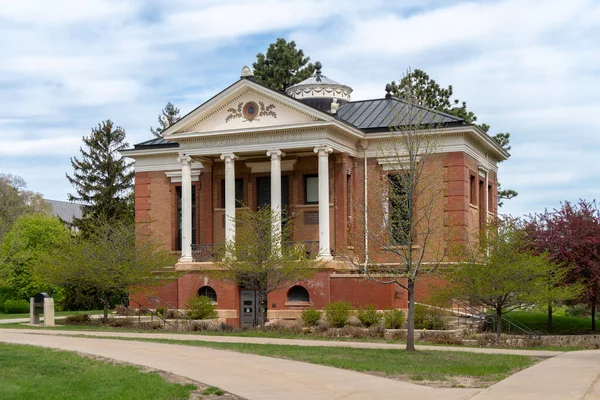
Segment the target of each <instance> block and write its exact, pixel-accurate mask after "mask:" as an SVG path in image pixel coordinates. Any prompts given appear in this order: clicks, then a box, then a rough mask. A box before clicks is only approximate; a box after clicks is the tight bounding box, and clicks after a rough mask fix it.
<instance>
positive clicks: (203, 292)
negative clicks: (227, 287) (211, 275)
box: [198, 286, 217, 303]
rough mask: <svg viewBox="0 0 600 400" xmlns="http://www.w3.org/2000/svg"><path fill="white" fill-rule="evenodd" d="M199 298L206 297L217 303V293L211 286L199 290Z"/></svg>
mask: <svg viewBox="0 0 600 400" xmlns="http://www.w3.org/2000/svg"><path fill="white" fill-rule="evenodd" d="M198 296H206V297H208V298H209V299H211V300H212V301H214V302H215V303H216V302H217V292H215V289H213V288H211V287H210V286H202V287H201V288H200V289H198Z"/></svg>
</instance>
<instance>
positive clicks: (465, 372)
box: [135, 339, 537, 387]
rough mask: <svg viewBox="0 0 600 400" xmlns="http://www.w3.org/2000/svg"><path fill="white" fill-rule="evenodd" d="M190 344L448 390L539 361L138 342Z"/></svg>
mask: <svg viewBox="0 0 600 400" xmlns="http://www.w3.org/2000/svg"><path fill="white" fill-rule="evenodd" d="M135 340H143V341H152V342H160V343H168V344H180V345H185V346H199V347H210V348H214V349H219V350H233V351H237V352H241V353H250V354H257V355H261V356H267V357H277V358H286V359H290V360H296V361H303V362H308V363H312V364H321V365H327V366H330V367H336V368H343V369H350V370H354V371H359V372H367V373H373V374H377V375H385V376H387V377H391V378H407V377H408V378H409V379H410V380H412V381H417V383H418V382H424V383H427V382H436V383H441V384H442V385H443V386H469V387H486V386H489V385H491V384H493V383H495V382H498V381H500V380H502V379H504V378H506V377H507V376H509V375H512V374H514V373H515V372H517V371H519V370H521V369H523V368H527V367H529V366H530V365H532V364H534V363H535V362H537V360H536V359H535V358H533V357H526V356H514V355H505V354H478V353H468V352H457V351H418V352H416V353H407V352H405V351H404V350H390V349H354V348H347V347H345V348H340V347H308V346H293V345H268V344H248V343H215V342H195V341H183V340H168V339H135Z"/></svg>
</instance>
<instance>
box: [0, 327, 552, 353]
mask: <svg viewBox="0 0 600 400" xmlns="http://www.w3.org/2000/svg"><path fill="white" fill-rule="evenodd" d="M0 332H11V333H33V334H44V335H56V336H102V337H111V338H119V337H122V338H129V339H135V338H141V339H169V340H185V341H200V342H218V343H255V344H282V345H293V346H309V347H352V348H360V349H404V348H405V345H404V344H394V343H374V342H350V341H337V340H309V339H276V338H258V337H241V336H213V335H201V334H184V333H137V332H135V333H134V332H102V331H59V330H49V329H43V327H40V328H39V330H38V329H31V330H24V329H0ZM415 347H416V348H417V350H438V351H464V352H470V353H482V354H513V355H522V356H533V357H555V356H558V355H560V354H563V352H560V351H548V350H518V349H488V348H479V347H460V346H426V345H417V346H415Z"/></svg>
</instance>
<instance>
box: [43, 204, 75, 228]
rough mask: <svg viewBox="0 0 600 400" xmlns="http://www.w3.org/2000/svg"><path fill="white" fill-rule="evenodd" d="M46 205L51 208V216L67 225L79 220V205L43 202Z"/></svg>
mask: <svg viewBox="0 0 600 400" xmlns="http://www.w3.org/2000/svg"><path fill="white" fill-rule="evenodd" d="M45 201H46V203H48V204H50V206H52V214H54V215H56V216H57V217H58V218H60V219H62V220H63V221H65V222H66V223H68V224H71V223H73V220H74V219H76V218H81V216H82V211H81V204H77V203H71V202H68V201H59V200H45Z"/></svg>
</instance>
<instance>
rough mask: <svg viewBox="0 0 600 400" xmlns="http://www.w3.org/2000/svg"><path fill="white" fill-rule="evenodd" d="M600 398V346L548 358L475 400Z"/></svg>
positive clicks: (484, 391) (509, 378)
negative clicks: (599, 347)
mask: <svg viewBox="0 0 600 400" xmlns="http://www.w3.org/2000/svg"><path fill="white" fill-rule="evenodd" d="M534 398H538V399H543V400H564V399H582V400H592V399H594V400H597V399H600V350H586V351H573V352H568V353H565V354H562V355H560V356H557V357H554V358H551V359H549V360H545V361H543V362H541V363H538V364H536V365H534V366H532V367H530V368H527V369H525V370H523V371H521V372H518V373H516V374H515V375H512V376H509V377H508V378H506V379H505V380H503V381H500V382H498V383H496V384H495V385H492V386H490V387H489V388H487V389H485V390H483V391H481V392H480V393H479V394H477V395H475V396H474V397H473V400H512V399H534Z"/></svg>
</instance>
